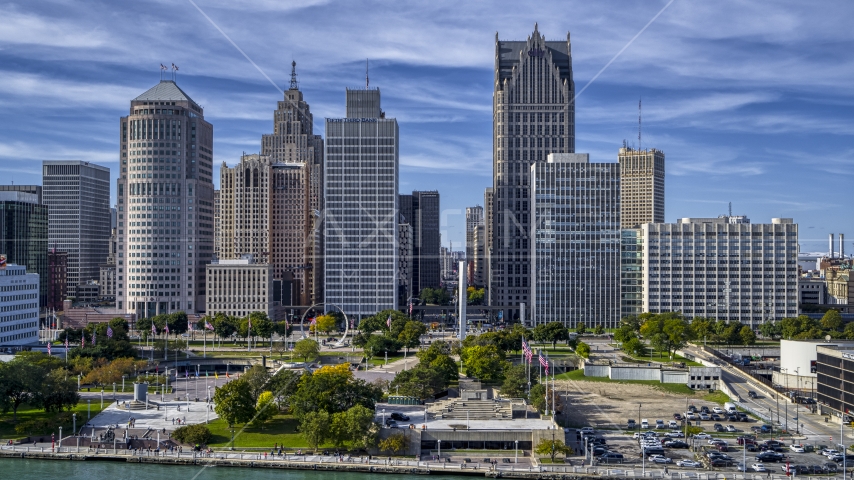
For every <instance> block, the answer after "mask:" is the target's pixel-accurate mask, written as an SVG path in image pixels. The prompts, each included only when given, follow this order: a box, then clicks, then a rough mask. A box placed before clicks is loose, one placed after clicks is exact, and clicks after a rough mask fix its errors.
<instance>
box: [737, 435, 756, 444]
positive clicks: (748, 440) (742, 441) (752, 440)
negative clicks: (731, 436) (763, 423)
mask: <svg viewBox="0 0 854 480" xmlns="http://www.w3.org/2000/svg"><path fill="white" fill-rule="evenodd" d="M735 443H737V444H739V445H752V444H755V443H756V439H755V438H754V437H750V436H747V435H743V436H741V437H738V438H736V439H735Z"/></svg>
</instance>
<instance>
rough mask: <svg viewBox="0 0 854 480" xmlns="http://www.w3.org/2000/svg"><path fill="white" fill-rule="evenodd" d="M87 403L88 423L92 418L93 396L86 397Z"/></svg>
mask: <svg viewBox="0 0 854 480" xmlns="http://www.w3.org/2000/svg"><path fill="white" fill-rule="evenodd" d="M86 404H87V406H86V422H87V423H88V422H89V419H91V418H92V399H91V398H88V399H86Z"/></svg>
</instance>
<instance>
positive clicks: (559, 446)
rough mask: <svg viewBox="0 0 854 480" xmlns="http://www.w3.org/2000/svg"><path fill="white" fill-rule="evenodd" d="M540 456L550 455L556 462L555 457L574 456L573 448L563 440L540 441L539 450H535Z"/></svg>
mask: <svg viewBox="0 0 854 480" xmlns="http://www.w3.org/2000/svg"><path fill="white" fill-rule="evenodd" d="M534 451H535V452H536V453H537V454H538V455H548V456H549V457H550V458H551V459H552V463H554V461H555V457H556V456H557V455H558V454H560V455H563V456H567V455H571V454H572V447H568V446H567V445H566V444H565V443H563V441H562V440H540V443H538V444H537V449H536V450H534Z"/></svg>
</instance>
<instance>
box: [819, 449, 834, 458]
mask: <svg viewBox="0 0 854 480" xmlns="http://www.w3.org/2000/svg"><path fill="white" fill-rule="evenodd" d="M818 453H820V454H822V455H824V456H825V457H830V456H832V455H839V452H838V451H836V450H834V449H832V448H822V449H821V451H820V452H818Z"/></svg>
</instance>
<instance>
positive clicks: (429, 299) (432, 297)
mask: <svg viewBox="0 0 854 480" xmlns="http://www.w3.org/2000/svg"><path fill="white" fill-rule="evenodd" d="M418 298H419V299H420V300H421V301H422V302H424V303H425V304H430V305H447V304H448V303H450V301H451V296H450V295H448V292H447V291H446V290H445V289H444V288H429V287H427V288H424V289H422V290H421V294H420V295H419V296H418Z"/></svg>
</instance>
